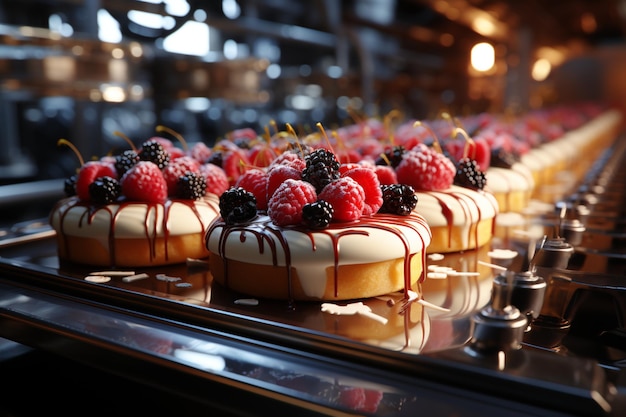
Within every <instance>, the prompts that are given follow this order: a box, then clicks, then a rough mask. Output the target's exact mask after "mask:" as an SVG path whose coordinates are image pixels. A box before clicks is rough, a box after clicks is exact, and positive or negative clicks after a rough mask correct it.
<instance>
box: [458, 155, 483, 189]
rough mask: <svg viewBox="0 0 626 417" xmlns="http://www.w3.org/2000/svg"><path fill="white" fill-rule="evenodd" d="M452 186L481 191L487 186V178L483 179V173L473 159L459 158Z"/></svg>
mask: <svg viewBox="0 0 626 417" xmlns="http://www.w3.org/2000/svg"><path fill="white" fill-rule="evenodd" d="M454 184H456V185H460V186H461V187H466V188H472V189H474V190H482V189H483V188H485V185H486V184H487V178H485V173H484V172H482V171H481V170H480V167H479V166H478V163H477V162H476V160H475V159H470V158H461V159H460V160H459V163H458V165H457V170H456V174H455V175H454Z"/></svg>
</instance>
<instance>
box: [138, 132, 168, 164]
mask: <svg viewBox="0 0 626 417" xmlns="http://www.w3.org/2000/svg"><path fill="white" fill-rule="evenodd" d="M139 158H140V159H141V160H142V161H150V162H153V163H155V164H156V165H157V166H158V167H159V169H163V168H165V166H166V165H167V164H168V163H169V161H170V154H169V153H168V151H167V150H166V148H165V147H163V145H162V142H160V141H157V140H155V139H150V140H147V141H146V142H144V143H143V144H142V145H141V151H139Z"/></svg>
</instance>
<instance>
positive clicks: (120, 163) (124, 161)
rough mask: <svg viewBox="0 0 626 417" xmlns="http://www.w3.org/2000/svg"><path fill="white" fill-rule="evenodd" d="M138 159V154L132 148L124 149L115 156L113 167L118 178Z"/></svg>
mask: <svg viewBox="0 0 626 417" xmlns="http://www.w3.org/2000/svg"><path fill="white" fill-rule="evenodd" d="M139 161H140V158H139V155H138V154H137V152H136V151H134V150H132V149H128V150H125V151H124V152H122V153H121V154H119V155H117V156H116V157H115V169H116V171H117V174H118V176H119V177H120V178H122V175H124V173H125V172H126V171H128V170H129V169H131V168H132V167H134V166H135V164H136V163H137V162H139Z"/></svg>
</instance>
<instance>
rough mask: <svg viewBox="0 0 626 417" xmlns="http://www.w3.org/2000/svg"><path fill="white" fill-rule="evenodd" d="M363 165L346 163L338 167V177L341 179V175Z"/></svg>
mask: <svg viewBox="0 0 626 417" xmlns="http://www.w3.org/2000/svg"><path fill="white" fill-rule="evenodd" d="M362 167H363V165H361V164H358V163H356V162H348V163H345V164H341V165H339V175H340V176H342V177H343V175H344V174H345V173H346V172H348V171H350V170H351V169H354V168H362Z"/></svg>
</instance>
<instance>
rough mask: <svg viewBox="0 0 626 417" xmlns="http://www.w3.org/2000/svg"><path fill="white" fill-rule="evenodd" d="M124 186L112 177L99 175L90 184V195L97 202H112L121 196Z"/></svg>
mask: <svg viewBox="0 0 626 417" xmlns="http://www.w3.org/2000/svg"><path fill="white" fill-rule="evenodd" d="M121 192H122V187H121V186H120V183H119V182H118V181H117V180H116V179H115V178H111V177H98V178H96V179H95V180H94V182H92V183H91V184H89V196H90V197H91V201H93V202H94V203H95V204H110V203H113V202H114V201H115V200H117V198H118V197H119V196H120V194H121Z"/></svg>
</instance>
